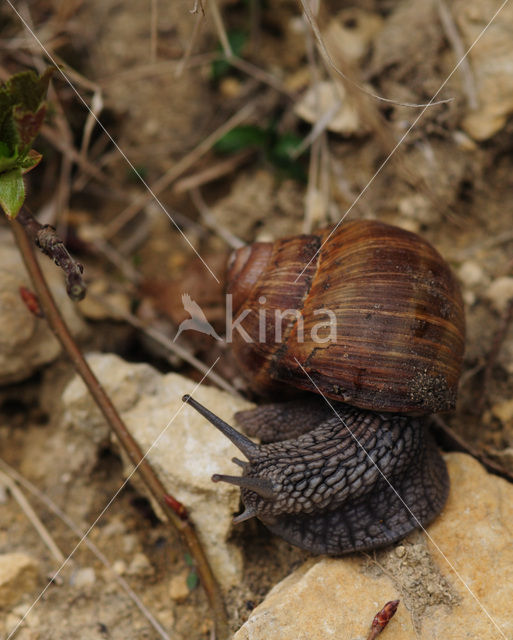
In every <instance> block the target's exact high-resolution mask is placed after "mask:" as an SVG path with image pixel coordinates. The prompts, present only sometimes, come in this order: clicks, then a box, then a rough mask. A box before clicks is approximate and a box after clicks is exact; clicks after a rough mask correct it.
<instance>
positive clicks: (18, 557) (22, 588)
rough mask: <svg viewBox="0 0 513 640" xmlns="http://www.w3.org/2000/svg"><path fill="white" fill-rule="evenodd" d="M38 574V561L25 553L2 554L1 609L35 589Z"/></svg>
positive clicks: (0, 571)
mask: <svg viewBox="0 0 513 640" xmlns="http://www.w3.org/2000/svg"><path fill="white" fill-rule="evenodd" d="M38 576H39V566H38V563H37V562H36V560H34V558H31V557H30V556H28V555H26V554H25V553H5V554H2V555H0V609H2V608H5V607H8V606H9V605H12V604H14V603H16V602H18V600H19V599H20V598H21V597H22V596H23V595H24V594H26V593H30V592H32V591H34V589H35V588H36V586H37V581H38Z"/></svg>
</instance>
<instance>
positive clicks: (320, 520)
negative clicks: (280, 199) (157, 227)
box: [184, 221, 464, 554]
mask: <svg viewBox="0 0 513 640" xmlns="http://www.w3.org/2000/svg"><path fill="white" fill-rule="evenodd" d="M229 281H230V285H229V291H230V292H231V293H232V294H233V300H232V302H233V310H234V312H235V313H238V314H239V320H240V326H241V327H243V329H244V331H245V333H244V332H242V331H241V332H239V333H233V335H232V339H233V346H234V350H235V354H236V357H237V359H238V361H239V364H240V367H241V369H242V371H243V372H245V373H246V375H247V377H248V378H249V379H250V381H251V384H252V386H253V387H254V388H255V389H256V390H257V391H259V392H268V391H269V390H270V389H276V385H277V384H278V385H283V387H282V388H284V386H285V385H292V386H294V387H296V388H298V389H302V390H306V391H320V392H321V394H323V395H324V396H325V398H321V397H320V396H317V397H314V396H312V395H309V396H308V397H306V398H304V397H303V398H301V399H299V400H295V401H294V402H292V403H282V404H270V405H265V406H262V407H258V408H257V409H254V410H251V411H244V412H240V413H239V414H237V415H236V418H237V420H238V422H239V423H240V424H241V425H242V426H243V427H244V430H245V431H246V433H248V434H250V435H256V436H258V437H260V438H261V440H263V441H264V444H261V445H257V444H255V443H253V442H252V441H251V440H249V439H248V438H246V436H243V435H242V434H240V433H239V432H237V431H236V430H235V429H233V428H232V427H231V426H230V425H228V424H226V423H225V422H223V421H222V420H220V419H219V418H218V417H216V416H215V415H213V414H212V413H211V412H210V411H208V409H206V408H205V407H202V406H201V405H200V404H198V403H197V402H196V401H194V400H193V399H192V398H190V397H189V396H186V397H184V401H185V402H188V403H190V404H191V405H192V406H193V407H194V408H195V409H197V410H198V411H199V412H200V413H201V414H202V415H204V416H205V417H206V418H207V419H208V420H209V421H210V422H212V424H214V425H215V426H216V427H217V428H218V429H219V430H221V431H222V432H223V433H224V434H225V435H226V436H227V437H228V438H230V440H232V442H233V443H234V444H235V445H236V446H237V447H238V448H239V449H240V450H241V451H242V453H243V454H244V455H245V456H246V458H247V461H242V460H238V459H237V458H234V462H236V463H237V464H238V465H239V466H240V467H242V476H226V475H222V476H221V475H214V476H213V478H212V479H213V480H214V481H219V480H222V481H224V482H229V483H231V484H235V485H237V486H239V487H240V488H241V497H242V502H243V503H244V505H245V510H244V512H243V513H242V514H241V515H239V516H237V517H236V518H235V520H234V522H242V521H243V520H246V519H248V518H251V517H253V516H256V517H258V518H259V519H260V520H261V521H262V522H263V523H264V524H265V525H266V526H267V527H268V528H269V529H270V530H271V531H272V532H274V533H276V534H277V535H279V536H281V537H283V538H285V539H286V540H288V541H289V542H291V543H293V544H295V545H297V546H300V547H303V548H305V549H307V550H309V551H312V552H314V553H328V554H343V553H348V552H350V551H355V550H364V549H373V548H377V547H381V546H384V545H386V544H389V543H391V542H394V541H396V540H398V539H400V538H402V537H403V536H405V535H406V534H407V533H409V532H410V531H412V530H413V529H415V528H417V527H419V526H424V525H426V524H427V523H429V522H430V521H431V520H432V519H433V518H434V517H435V516H436V515H437V514H438V513H439V511H440V510H441V508H442V506H443V505H444V503H445V500H446V498H447V493H448V490H449V479H448V475H447V469H446V467H445V463H444V461H443V459H442V457H441V456H440V453H439V452H438V450H437V449H436V446H435V444H434V442H433V439H432V437H431V435H430V433H429V431H428V430H427V428H426V426H425V424H424V423H423V419H422V418H419V417H415V416H413V415H408V414H422V413H429V412H434V411H442V410H447V409H450V408H452V407H453V406H454V403H455V399H456V390H457V385H458V379H459V375H460V370H461V365H462V359H463V349H464V315H463V304H462V299H461V295H460V292H459V288H458V285H457V283H456V281H455V279H454V277H453V275H452V273H451V271H450V269H449V266H448V265H447V264H446V263H445V262H444V260H443V259H442V258H441V256H440V255H439V254H438V253H437V251H435V249H434V248H433V247H432V246H431V245H430V244H428V243H427V242H425V241H424V240H422V239H421V238H420V237H419V236H417V235H415V234H413V233H409V232H408V231H404V230H402V229H398V228H396V227H392V226H390V225H386V224H383V223H380V222H371V221H360V222H352V223H348V224H344V225H341V226H340V227H339V228H338V229H336V230H334V231H333V232H331V231H329V230H324V231H320V232H319V233H317V234H312V235H303V236H297V237H294V238H288V239H285V240H278V241H277V242H275V243H272V244H271V243H256V244H254V245H252V246H250V247H245V248H243V249H241V250H239V251H238V252H236V254H235V255H234V256H233V260H232V264H231V266H230V271H229ZM322 310H324V311H326V310H328V311H329V312H330V313H329V314H327V315H328V316H329V317H330V324H329V325H328V324H326V323H325V324H324V325H322V323H321V326H319V312H321V313H322ZM276 314H278V316H277V315H276ZM281 320H283V326H281V325H280V324H279V323H280V321H281ZM333 325H335V335H334V334H333V331H332V330H333ZM277 326H280V329H281V331H282V336H281V338H280V339H278V336H277V335H276V328H277ZM273 338H274V339H273ZM303 395H305V394H303ZM326 398H329V399H332V400H333V401H332V402H331V401H326ZM341 401H343V402H341ZM350 405H352V406H350ZM388 412H390V413H388ZM392 412H393V413H392Z"/></svg>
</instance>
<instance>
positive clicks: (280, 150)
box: [272, 133, 303, 160]
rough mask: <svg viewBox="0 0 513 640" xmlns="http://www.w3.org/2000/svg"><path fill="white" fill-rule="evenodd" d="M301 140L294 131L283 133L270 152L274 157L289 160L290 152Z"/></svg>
mask: <svg viewBox="0 0 513 640" xmlns="http://www.w3.org/2000/svg"><path fill="white" fill-rule="evenodd" d="M302 141H303V140H302V139H301V138H300V137H299V136H297V135H296V134H295V133H284V134H282V135H281V136H279V137H278V139H277V140H276V143H275V144H274V146H273V149H272V152H273V155H274V156H275V157H276V158H282V159H284V160H290V159H291V154H292V153H293V152H294V151H295V150H296V149H297V148H298V147H299V145H300V144H301V142H302Z"/></svg>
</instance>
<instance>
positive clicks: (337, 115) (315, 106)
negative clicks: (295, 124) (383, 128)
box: [294, 80, 365, 135]
mask: <svg viewBox="0 0 513 640" xmlns="http://www.w3.org/2000/svg"><path fill="white" fill-rule="evenodd" d="M337 105H338V106H337ZM294 112H295V113H296V115H298V116H299V117H300V118H302V119H303V120H305V121H306V122H309V123H310V124H312V125H315V124H316V123H317V122H318V121H319V120H323V119H324V117H325V116H326V115H327V114H328V113H329V112H331V113H332V116H331V118H330V120H329V122H328V125H327V129H328V130H329V131H334V132H335V133H341V134H343V135H352V134H359V133H364V132H365V128H364V127H363V125H362V123H361V121H360V116H359V113H358V105H357V104H356V103H355V101H354V100H352V99H351V97H350V96H349V95H348V93H347V91H346V90H345V88H344V85H343V84H342V83H341V82H337V83H335V82H333V81H331V80H325V81H323V82H319V84H317V85H312V86H311V87H310V88H309V89H307V91H306V92H305V93H304V94H303V96H302V97H301V98H300V99H299V102H297V103H296V106H295V107H294Z"/></svg>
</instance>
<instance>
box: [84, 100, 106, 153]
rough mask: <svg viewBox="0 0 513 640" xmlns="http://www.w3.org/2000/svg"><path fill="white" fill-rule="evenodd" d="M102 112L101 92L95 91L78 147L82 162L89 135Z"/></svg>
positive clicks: (89, 139)
mask: <svg viewBox="0 0 513 640" xmlns="http://www.w3.org/2000/svg"><path fill="white" fill-rule="evenodd" d="M102 111H103V98H102V92H101V91H99V90H98V91H95V92H94V94H93V98H92V100H91V110H90V111H88V113H87V118H86V121H85V124H84V131H83V133H82V144H81V146H80V155H81V156H82V158H83V159H84V160H86V159H87V150H88V149H89V143H90V142H91V135H92V133H93V130H94V127H95V126H96V121H97V120H98V118H99V116H100V113H101V112H102Z"/></svg>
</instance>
